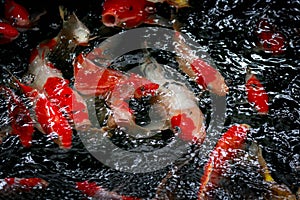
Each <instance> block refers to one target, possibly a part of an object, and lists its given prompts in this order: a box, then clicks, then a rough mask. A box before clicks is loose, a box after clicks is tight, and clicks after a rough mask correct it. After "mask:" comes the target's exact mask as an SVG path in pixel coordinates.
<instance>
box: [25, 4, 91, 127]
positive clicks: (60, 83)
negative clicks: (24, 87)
mask: <svg viewBox="0 0 300 200" xmlns="http://www.w3.org/2000/svg"><path fill="white" fill-rule="evenodd" d="M62 12H63V10H62V8H61V7H60V13H61V16H62V17H63V13H62ZM74 20H75V21H74ZM68 28H70V29H68ZM70 37H72V40H70V39H71V38H70ZM73 37H74V38H73ZM61 38H65V39H67V40H68V41H62V40H61ZM73 39H74V40H73ZM88 41H89V30H88V29H87V28H86V26H85V25H84V24H83V23H82V22H81V21H79V20H78V18H77V17H76V15H75V14H74V13H73V14H72V15H71V16H70V18H69V19H68V20H67V21H64V24H63V28H62V30H61V31H60V33H59V34H58V35H57V36H56V37H54V38H53V39H51V40H49V41H44V42H42V43H40V44H39V45H38V46H37V47H36V48H35V49H34V50H33V51H32V54H31V57H30V59H29V62H30V64H29V68H28V74H30V75H33V76H34V79H33V81H32V82H31V83H30V86H31V87H33V88H35V89H37V90H39V91H42V92H43V93H44V94H45V95H46V97H47V98H48V99H49V100H50V101H51V103H52V104H54V105H55V106H57V107H59V108H60V110H61V111H62V112H63V114H64V115H65V116H66V117H67V118H68V119H69V122H70V123H72V124H73V126H74V127H75V128H76V129H82V128H83V129H86V128H87V127H89V126H90V125H91V122H90V120H89V118H88V110H87V105H86V102H85V101H84V99H83V98H82V97H81V96H80V95H79V94H78V92H77V91H75V90H74V89H73V88H71V87H70V86H69V81H68V80H67V79H64V78H63V75H62V72H61V71H60V70H59V69H57V68H56V67H55V66H54V65H53V64H52V63H51V62H50V61H49V56H54V55H55V54H56V53H58V52H55V51H64V52H65V51H68V50H70V49H69V48H71V49H74V48H75V47H76V46H77V45H83V44H86V43H87V42H88ZM63 42H65V43H67V46H65V47H63V48H66V49H61V48H62V43H63ZM68 52H69V51H68Z"/></svg>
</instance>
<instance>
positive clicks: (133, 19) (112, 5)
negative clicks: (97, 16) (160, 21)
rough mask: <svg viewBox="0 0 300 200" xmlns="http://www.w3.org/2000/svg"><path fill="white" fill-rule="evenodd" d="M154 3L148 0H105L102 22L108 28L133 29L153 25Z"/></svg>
mask: <svg viewBox="0 0 300 200" xmlns="http://www.w3.org/2000/svg"><path fill="white" fill-rule="evenodd" d="M154 12H155V7H154V3H152V2H149V1H147V0H139V1H136V0H121V1H119V0H105V1H104V3H103V11H102V22H103V24H104V25H105V26H108V27H123V28H127V29H128V28H133V27H136V26H139V25H141V24H143V23H150V24H151V23H153V22H154V20H153V19H151V15H152V14H153V13H154Z"/></svg>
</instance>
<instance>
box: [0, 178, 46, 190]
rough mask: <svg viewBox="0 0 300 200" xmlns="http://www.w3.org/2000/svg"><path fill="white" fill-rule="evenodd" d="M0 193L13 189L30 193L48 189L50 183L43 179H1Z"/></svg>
mask: <svg viewBox="0 0 300 200" xmlns="http://www.w3.org/2000/svg"><path fill="white" fill-rule="evenodd" d="M0 185H1V187H0V192H1V191H8V190H12V189H18V190H22V191H30V190H31V189H34V188H42V189H43V188H46V187H47V186H48V182H47V181H45V180H44V179H41V178H17V177H11V178H4V179H0Z"/></svg>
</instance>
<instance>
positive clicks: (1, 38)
mask: <svg viewBox="0 0 300 200" xmlns="http://www.w3.org/2000/svg"><path fill="white" fill-rule="evenodd" d="M19 35H20V33H19V32H18V30H17V29H16V28H15V27H13V26H11V25H10V24H8V23H5V22H0V44H6V43H9V42H11V41H13V40H15V39H16V38H17V37H18V36H19Z"/></svg>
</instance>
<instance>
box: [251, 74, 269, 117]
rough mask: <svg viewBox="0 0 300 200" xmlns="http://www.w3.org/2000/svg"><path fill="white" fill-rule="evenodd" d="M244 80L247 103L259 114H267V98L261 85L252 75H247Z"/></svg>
mask: <svg viewBox="0 0 300 200" xmlns="http://www.w3.org/2000/svg"><path fill="white" fill-rule="evenodd" d="M247 76H248V77H247V78H246V92H247V98H248V102H249V103H251V104H254V106H255V109H256V110H257V111H258V112H259V113H260V114H268V112H269V105H268V101H269V97H268V94H267V92H266V91H265V89H264V87H263V85H262V84H261V83H260V81H259V80H258V79H257V77H256V76H255V75H254V74H248V75H247Z"/></svg>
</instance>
